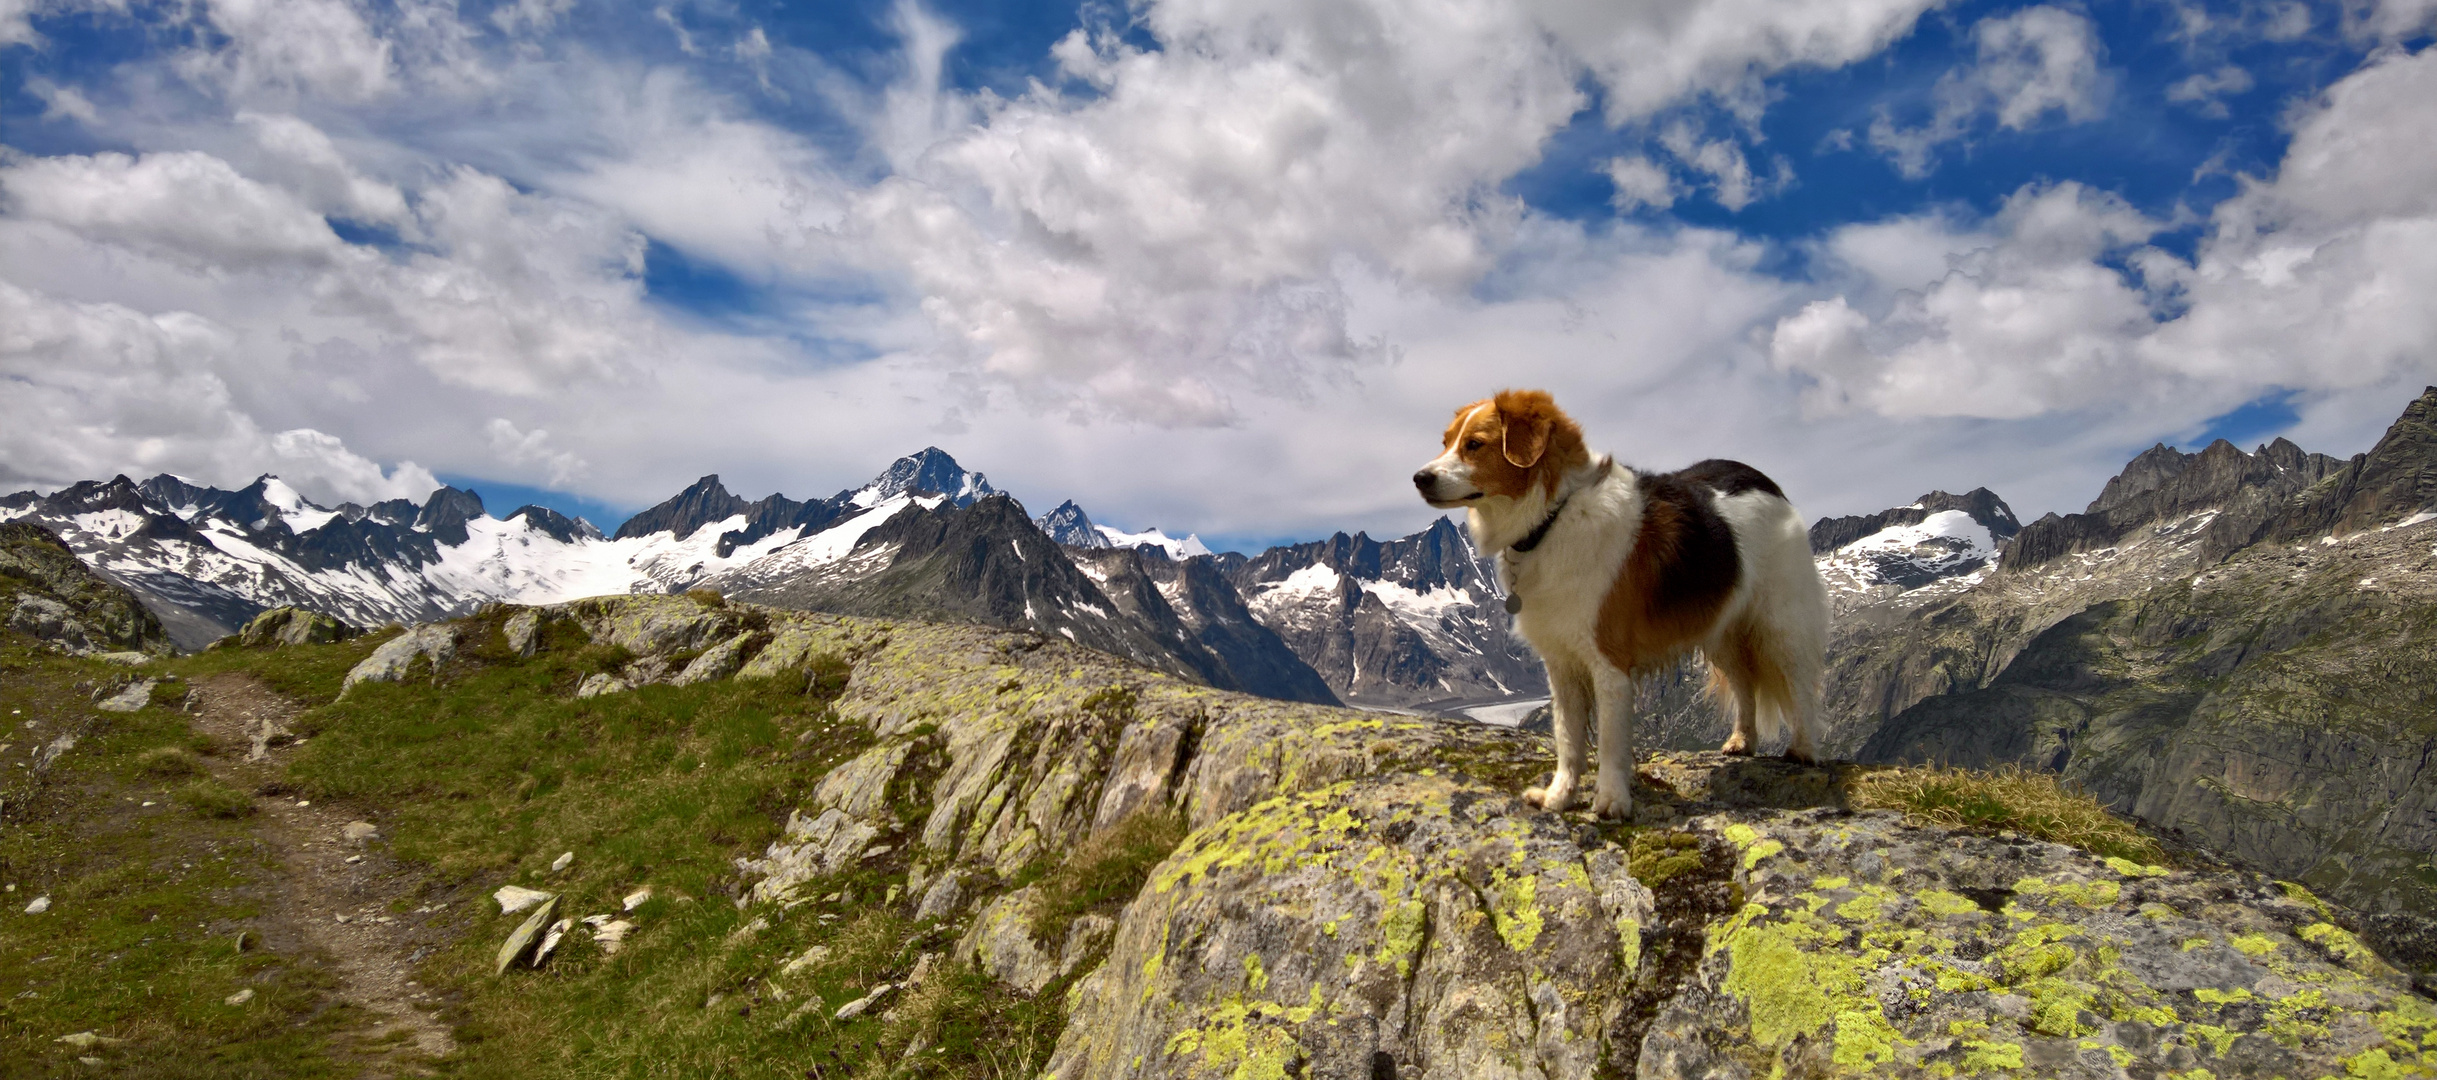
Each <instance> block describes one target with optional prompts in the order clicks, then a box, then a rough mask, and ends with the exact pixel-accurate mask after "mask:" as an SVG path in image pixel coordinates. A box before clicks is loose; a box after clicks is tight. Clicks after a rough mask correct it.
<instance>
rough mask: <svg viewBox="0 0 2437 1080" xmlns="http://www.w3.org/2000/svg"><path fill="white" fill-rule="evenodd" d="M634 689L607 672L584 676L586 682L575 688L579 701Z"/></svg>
mask: <svg viewBox="0 0 2437 1080" xmlns="http://www.w3.org/2000/svg"><path fill="white" fill-rule="evenodd" d="M632 689H634V687H633V686H632V685H630V684H629V683H627V681H626V680H624V679H621V678H619V677H617V676H615V675H612V674H610V673H608V672H606V671H596V672H593V673H592V674H590V675H586V676H584V681H583V682H582V683H580V684H578V685H577V686H576V688H575V696H576V698H577V699H578V700H581V699H584V698H595V697H599V696H601V695H603V694H615V693H619V692H621V691H626V690H632Z"/></svg>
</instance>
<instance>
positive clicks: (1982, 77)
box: [0, 0, 2437, 547]
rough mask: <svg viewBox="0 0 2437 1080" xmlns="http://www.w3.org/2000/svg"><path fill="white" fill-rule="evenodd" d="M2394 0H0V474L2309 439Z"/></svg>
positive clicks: (1810, 467) (1208, 475) (1798, 487)
mask: <svg viewBox="0 0 2437 1080" xmlns="http://www.w3.org/2000/svg"><path fill="white" fill-rule="evenodd" d="M2433 26H2437V4H2432V3H2431V2H2430V0H2385V2H2382V3H2364V4H2353V5H2349V6H2343V7H2339V6H2335V5H2305V4H2282V3H2243V4H2220V5H2203V4H2182V3H2168V2H2141V3H2127V4H2110V5H2097V6H2080V5H2074V4H2060V3H2049V4H2022V3H1985V2H1982V3H1958V4H1943V5H1941V4H1931V3H1927V2H1925V0H1845V2H1841V3H1794V2H1784V3H1780V2H1775V0H1726V2H1713V3H1708V4H1703V5H1696V6H1690V7H1685V6H1679V5H1629V4H1628V5H1590V6H1587V7H1584V8H1581V9H1576V8H1575V7H1572V6H1569V5H1565V4H1556V3H1550V4H1512V3H1502V4H1493V3H1487V2H1478V3H1475V2H1467V0H1401V2H1388V0H1369V2H1348V3H1337V4H1285V3H1270V2H1263V0H1202V2H1197V3H1190V4H1188V3H1168V2H1147V3H1137V4H1133V5H1130V6H1121V5H1113V4H1108V3H1091V4H1085V5H1082V6H1077V5H1073V4H1046V3H1028V4H981V3H960V4H917V3H911V2H890V3H859V4H813V5H807V4H781V3H690V4H688V3H673V2H672V3H669V4H664V5H658V6H654V5H650V4H642V5H635V4H616V5H611V4H600V3H594V2H590V0H517V2H513V3H497V4H486V3H480V2H471V0H469V2H466V3H461V4H457V5H455V6H450V5H448V4H441V3H430V2H427V0H381V2H359V0H287V2H284V3H281V4H278V5H270V4H265V3H261V2H259V0H201V2H195V3H184V2H181V3H144V2H139V0H117V2H109V0H0V146H4V147H5V150H4V151H0V154H4V155H5V156H0V322H8V323H13V324H15V325H18V326H21V327H26V328H29V329H27V330H26V331H25V332H21V333H17V334H14V335H7V334H0V366H5V368H6V376H7V377H8V378H9V379H10V380H11V381H12V385H13V386H15V387H16V388H17V392H13V393H12V394H10V395H8V400H7V401H5V402H0V428H5V429H6V431H7V434H0V484H5V485H7V486H20V485H22V486H51V485H57V484H62V483H67V482H72V481H74V480H76V479H80V478H84V477H88V476H106V475H109V474H111V473H114V472H122V471H123V472H131V473H139V474H140V473H147V472H153V471H164V470H166V471H175V472H180V473H182V474H186V475H191V476H198V477H201V478H204V479H208V480H213V481H215V482H220V483H223V484H228V485H232V486H233V485H234V484H238V483H242V482H244V481H245V480H246V479H250V477H251V476H252V475H254V474H255V473H258V472H262V471H275V472H279V473H281V475H283V476H285V477H287V478H289V479H290V480H291V482H293V483H295V484H296V485H297V486H298V487H299V488H300V489H302V490H304V491H306V492H307V493H308V494H310V495H314V496H315V497H318V498H322V499H324V500H336V499H340V498H350V499H356V500H359V501H362V500H365V499H369V498H379V497H388V496H392V495H397V494H407V495H419V494H420V493H421V492H422V491H427V490H428V488H429V486H430V485H432V484H434V483H437V482H440V481H442V480H446V481H448V482H451V483H457V484H460V485H461V486H462V485H467V484H470V485H472V486H475V487H477V488H479V489H480V490H482V491H484V493H485V498H486V500H487V501H489V502H491V503H493V504H495V505H494V506H493V509H494V511H495V512H505V511H506V510H508V509H511V508H512V507H513V506H514V505H515V504H517V503H521V502H524V501H539V502H543V503H544V504H546V505H552V506H555V507H557V508H560V509H563V510H567V511H569V512H571V513H582V514H584V515H585V516H588V517H592V518H593V519H594V520H596V521H599V522H601V523H602V524H603V525H605V526H608V525H614V523H615V522H614V519H615V518H617V517H618V516H619V515H621V514H622V513H624V512H627V511H630V510H632V509H635V508H639V507H641V506H643V505H648V504H649V503H651V502H654V501H657V500H658V499H660V498H662V497H665V496H667V495H668V494H671V493H673V492H675V491H676V490H677V489H678V488H680V487H682V486H683V485H684V484H686V483H688V482H691V480H692V479H694V478H695V477H697V476H700V475H702V474H704V473H706V472H718V473H721V474H722V475H723V476H725V477H727V478H728V482H729V486H730V487H731V489H733V490H736V491H738V492H739V493H740V494H744V495H746V496H748V497H758V496H759V495H762V494H766V493H768V492H769V491H772V490H780V491H785V492H787V493H788V494H790V495H793V496H795V497H799V498H801V497H806V496H817V495H820V494H824V493H827V492H834V491H837V490H839V489H841V488H844V487H849V486H852V485H854V484H856V483H859V482H860V481H861V480H863V479H864V478H867V477H868V476H870V475H872V474H874V473H876V472H877V471H879V469H881V468H882V467H884V466H885V465H886V464H887V463H888V461H889V460H891V459H893V458H894V457H896V456H897V455H899V454H902V453H906V452H910V451H911V450H914V449H917V448H919V447H921V446H923V445H926V444H937V445H940V446H942V447H944V448H946V449H948V450H949V451H950V452H951V453H954V454H956V455H957V456H958V458H959V459H960V460H962V461H963V462H964V463H965V464H967V465H968V466H969V467H972V468H977V469H981V470H984V471H987V472H988V473H990V475H991V477H992V479H993V481H994V483H997V484H998V485H999V486H1001V487H1003V488H1006V489H1008V490H1011V491H1013V492H1015V493H1016V494H1017V495H1019V496H1020V497H1022V498H1024V500H1025V501H1026V503H1027V505H1028V506H1031V507H1032V508H1033V509H1035V510H1036V511H1041V510H1046V509H1047V508H1049V507H1051V506H1054V505H1056V503H1057V502H1059V501H1060V500H1062V499H1065V498H1073V499H1075V500H1077V501H1078V502H1081V503H1082V504H1083V505H1084V506H1086V507H1087V508H1088V509H1089V510H1090V511H1091V512H1092V513H1093V514H1094V515H1095V516H1096V517H1099V518H1102V519H1104V520H1107V521H1109V522H1111V523H1114V524H1117V525H1120V526H1124V527H1129V528H1144V527H1150V526H1154V525H1156V526H1160V527H1164V528H1166V529H1168V530H1169V531H1171V532H1174V533H1180V534H1181V533H1183V532H1199V533H1201V534H1202V535H1203V536H1204V537H1205V539H1209V540H1212V541H1213V542H1214V543H1215V544H1218V545H1220V546H1227V545H1233V546H1237V547H1257V546H1258V545H1260V544H1263V543H1267V542H1272V541H1277V540H1286V539H1301V538H1308V537H1312V536H1317V535H1325V534H1326V533H1327V532H1329V531H1333V530H1335V529H1339V528H1344V529H1348V530H1353V529H1368V530H1370V531H1371V532H1373V533H1374V534H1375V535H1384V534H1394V533H1399V532H1403V531H1409V530H1411V529H1414V528H1418V527H1420V526H1421V525H1422V524H1424V523H1426V522H1427V520H1428V519H1429V517H1430V516H1431V513H1430V512H1429V511H1428V510H1427V508H1426V507H1422V506H1420V505H1419V504H1418V503H1417V502H1414V501H1413V500H1412V499H1411V498H1410V495H1409V493H1408V492H1406V491H1405V490H1404V489H1403V487H1402V483H1401V478H1402V477H1403V476H1404V475H1405V474H1407V473H1409V472H1410V471H1411V468H1412V466H1413V465H1414V464H1416V463H1418V461H1420V460H1421V459H1423V458H1426V457H1428V456H1429V453H1430V452H1431V451H1432V449H1433V447H1432V446H1431V442H1432V440H1433V439H1434V437H1435V435H1436V432H1437V430H1438V427H1439V426H1440V425H1441V423H1442V422H1443V418H1444V416H1445V415H1446V414H1447V412H1448V411H1449V410H1451V409H1452V408H1453V407H1455V406H1456V405H1460V404H1462V403H1463V402H1465V401H1468V400H1471V399H1472V398H1475V397H1479V396H1481V395H1483V394H1485V393H1487V392H1488V391H1490V390H1493V389H1496V388H1497V387H1498V386H1501V385H1510V384H1512V385H1523V384H1529V385H1546V386H1549V387H1550V388H1551V389H1553V390H1555V391H1556V392H1557V393H1558V394H1559V398H1560V401H1561V402H1562V403H1565V404H1566V405H1567V406H1568V407H1569V408H1570V409H1572V410H1573V411H1574V412H1575V413H1576V415H1577V416H1578V417H1580V418H1581V419H1582V420H1583V421H1584V424H1585V426H1586V428H1587V429H1588V430H1589V432H1590V434H1591V436H1592V438H1593V440H1594V442H1595V443H1597V444H1599V445H1602V446H1604V447H1607V448H1609V449H1612V450H1614V451H1616V452H1617V453H1618V454H1619V455H1620V456H1622V457H1624V458H1625V459H1626V460H1629V461H1634V462H1638V463H1643V464H1647V465H1651V466H1655V467H1668V466H1674V465H1681V464H1684V463H1687V462H1689V461H1691V460H1694V459H1697V458H1702V457H1710V456H1735V457H1741V458H1744V459H1746V460H1749V461H1752V462H1753V463H1754V464H1757V465H1759V466H1761V467H1762V468H1763V469H1765V470H1767V471H1769V472H1771V473H1772V474H1774V475H1777V476H1779V477H1780V479H1781V481H1782V482H1783V483H1784V485H1785V486H1786V487H1787V488H1788V490H1789V491H1790V492H1792V493H1793V494H1794V496H1795V498H1796V500H1797V502H1798V503H1800V504H1802V505H1803V506H1804V508H1805V509H1806V510H1808V511H1810V512H1811V513H1813V514H1815V515H1817V514H1831V513H1854V512H1868V511H1870V510H1874V509H1877V508H1880V507H1883V506H1886V505H1891V504H1897V503H1902V502H1907V501H1910V500H1911V499H1912V498H1913V497H1915V496H1917V495H1918V494H1920V493H1921V492H1922V491H1924V490H1927V489H1929V488H1931V487H1945V488H1950V489H1953V490H1963V489H1968V488H1970V487H1975V486H1982V485H1986V486H1989V487H1991V488H1993V489H1995V490H1997V491H1998V492H1999V493H2000V494H2001V495H2003V496H2005V497H2006V498H2008V499H2009V500H2010V501H2012V502H2013V503H2014V504H2015V506H2016V508H2017V509H2018V510H2019V511H2021V512H2024V513H2028V514H2032V515H2036V514H2038V513H2041V512H2045V511H2048V510H2062V511H2071V510H2076V509H2079V508H2080V505H2081V504H2082V503H2083V502H2085V501H2087V500H2088V499H2089V498H2090V497H2091V496H2092V495H2093V494H2095V492H2096V491H2097V489H2098V487H2099V485H2100V483H2102V482H2103V481H2104V479H2105V478H2106V477H2107V476H2108V475H2110V474H2111V473H2112V472H2113V471H2114V468H2115V467H2116V466H2117V465H2119V464H2120V463H2121V462H2122V461H2123V460H2125V459H2126V458H2127V457H2129V456H2130V455H2131V454H2132V453H2135V452H2137V451H2138V450H2139V449H2141V448H2143V447H2145V446H2147V445H2149V444H2150V443H2152V442H2156V441H2166V442H2169V443H2172V444H2176V445H2184V446H2189V447H2194V448H2196V447H2197V446H2199V445H2202V444H2204V443H2205V442H2206V441H2207V440H2208V439H2210V438H2214V437H2219V436H2224V437H2229V438H2235V439H2238V440H2240V441H2243V442H2244V443H2245V445H2249V444H2252V443H2256V442H2259V441H2264V440H2265V439H2268V438H2273V437H2276V436H2279V435H2285V436H2288V437H2291V438H2294V439H2295V440H2296V441H2297V442H2300V443H2302V444H2303V445H2304V446H2305V447H2307V448H2310V449H2314V450H2322V451H2326V452H2332V453H2354V452H2358V451H2360V450H2362V449H2365V448H2366V447H2367V446H2368V445H2369V444H2370V443H2371V442H2373V441H2374V440H2375V439H2376V437H2377V435H2378V433H2379V432H2380V431H2381V430H2382V429H2383V428H2384V426H2385V424H2386V423H2387V422H2389V421H2391V420H2392V418H2393V417H2394V415H2395V414H2396V413H2397V412H2399V411H2400V409H2401V407H2402V405H2403V404H2404V402H2405V401H2407V400H2408V399H2409V398H2410V396H2412V395H2413V394H2415V393H2417V391H2418V390H2419V389H2420V388H2421V387H2422V386H2423V385H2425V384H2427V383H2430V382H2433V381H2437V325H2433V322H2432V320H2437V315H2433V314H2432V313H2431V311H2430V310H2428V309H2429V308H2430V307H2431V305H2428V304H2426V303H2424V302H2418V301H2415V300H2413V299H2411V298H2412V297H2414V296H2427V295H2432V294H2437V268H2433V267H2432V265H2431V264H2430V262H2429V260H2428V258H2427V257H2426V256H2424V255H2422V254H2420V253H2421V252H2424V251H2428V250H2430V249H2431V244H2429V243H2426V242H2424V241H2426V240H2428V239H2429V238H2431V237H2432V236H2437V161H2433V160H2432V158H2431V156H2430V155H2431V154H2432V153H2437V151H2432V150H2431V149H2430V147H2431V146H2432V144H2437V117H2432V115H2431V114H2432V111H2437V105H2432V104H2431V103H2432V102H2433V101H2437V54H2432V53H2431V52H2430V33H2431V29H2432V27H2433Z"/></svg>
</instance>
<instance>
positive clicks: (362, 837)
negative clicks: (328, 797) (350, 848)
mask: <svg viewBox="0 0 2437 1080" xmlns="http://www.w3.org/2000/svg"><path fill="white" fill-rule="evenodd" d="M379 835H381V830H380V828H379V827H378V826H375V825H374V824H373V823H371V822H369V821H350V822H348V823H346V824H344V825H341V826H339V827H338V836H339V839H341V840H351V841H354V842H356V843H359V844H360V843H363V842H364V841H366V840H370V839H373V838H374V837H377V836H379Z"/></svg>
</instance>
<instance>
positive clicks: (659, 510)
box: [616, 473, 753, 540]
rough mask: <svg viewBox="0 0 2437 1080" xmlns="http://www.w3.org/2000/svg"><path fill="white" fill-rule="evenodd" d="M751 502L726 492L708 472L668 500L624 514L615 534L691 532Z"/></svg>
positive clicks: (624, 537)
mask: <svg viewBox="0 0 2437 1080" xmlns="http://www.w3.org/2000/svg"><path fill="white" fill-rule="evenodd" d="M752 505H753V504H751V503H748V502H746V501H744V500H743V499H739V498H737V497H736V496H734V495H731V494H729V493H728V489H727V487H726V486H725V485H723V484H721V483H720V482H719V474H718V473H711V474H708V475H706V476H704V477H703V478H702V479H700V480H696V481H694V482H693V483H692V484H689V485H687V486H686V489H685V490H684V491H680V492H678V493H677V494H676V495H674V496H672V497H670V498H669V499H668V501H666V502H663V503H661V504H660V505H658V506H654V507H652V508H651V509H649V510H645V511H643V512H642V513H640V514H636V515H635V516H633V517H630V518H627V519H626V523H625V524H623V525H620V526H618V531H617V533H616V536H617V538H618V539H620V540H627V539H632V538H634V537H638V536H650V535H651V534H653V533H659V532H664V533H670V534H673V535H675V536H678V537H680V538H682V537H687V536H692V535H694V530H696V529H699V528H701V527H703V526H705V525H708V524H710V523H712V522H714V521H725V520H727V519H729V518H731V517H734V516H736V515H738V514H741V513H744V512H746V510H748V509H749V508H751V506H752Z"/></svg>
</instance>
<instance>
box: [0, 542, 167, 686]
mask: <svg viewBox="0 0 2437 1080" xmlns="http://www.w3.org/2000/svg"><path fill="white" fill-rule="evenodd" d="M0 610H5V611H6V612H7V615H6V617H5V619H0V624H4V625H6V626H7V627H8V628H9V629H11V630H15V631H17V632H19V633H22V634H26V635H29V636H32V637H35V638H39V639H42V640H43V641H46V642H49V643H51V645H52V646H53V647H55V648H58V649H60V650H62V651H65V652H68V653H71V654H75V655H87V654H91V653H120V652H135V653H142V654H153V655H158V654H162V653H166V652H168V651H169V649H170V642H169V634H168V632H167V631H165V630H163V629H162V628H161V623H160V620H158V619H156V618H154V617H153V615H152V613H151V612H150V611H147V610H145V609H144V605H143V604H142V602H140V601H139V600H138V599H137V598H136V597H135V595H134V594H133V593H130V592H128V591H127V590H126V589H123V588H121V587H119V586H118V585H116V584H114V583H112V582H110V581H108V580H106V579H104V578H102V577H100V576H98V575H96V574H94V573H93V571H91V570H89V569H87V568H86V567H85V565H84V563H82V562H80V561H78V559H77V558H76V553H75V552H73V551H71V550H69V549H68V545H66V544H64V543H61V542H60V540H59V538H58V537H57V536H54V535H52V534H51V532H50V531H49V530H47V529H44V528H42V527H40V526H38V525H32V524H28V523H25V522H17V521H12V522H5V523H0Z"/></svg>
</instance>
